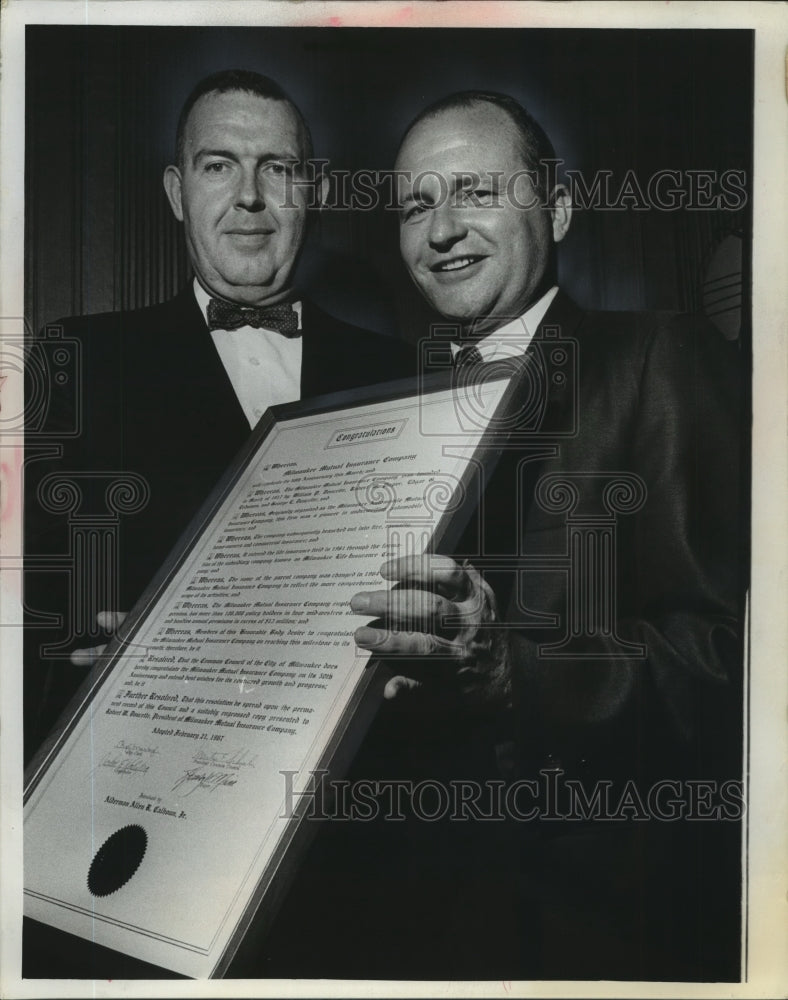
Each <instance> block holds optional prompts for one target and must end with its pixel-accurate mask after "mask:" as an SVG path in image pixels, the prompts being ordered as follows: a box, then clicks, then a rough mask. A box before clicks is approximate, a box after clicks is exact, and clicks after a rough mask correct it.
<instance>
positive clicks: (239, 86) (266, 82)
mask: <svg viewBox="0 0 788 1000" xmlns="http://www.w3.org/2000/svg"><path fill="white" fill-rule="evenodd" d="M234 90H238V91H241V92H243V93H246V94H257V96H258V97H265V98H267V99H268V100H270V101H284V102H285V103H287V104H289V105H290V107H291V108H292V109H293V111H294V112H295V116H296V118H297V119H298V123H299V126H300V128H301V136H302V153H303V159H304V161H306V160H311V159H312V133H311V132H310V131H309V126H308V125H307V123H306V119H305V118H304V116H303V115H302V114H301V109H300V108H299V107H298V105H297V104H296V103H295V101H294V100H293V99H292V97H290V95H289V94H288V93H287V92H286V91H285V90H284V89H283V88H282V87H280V86H279V84H278V83H277V82H276V80H272V79H271V78H270V77H268V76H263V75H262V73H255V72H254V71H253V70H250V69H223V70H220V71H219V72H218V73H211V74H210V76H205V77H203V78H202V80H199V81H198V82H197V83H196V84H195V85H194V87H192V89H191V91H190V93H189V96H188V97H187V98H186V100H185V101H184V102H183V107H182V108H181V113H180V115H179V116H178V125H177V128H176V129H175V158H176V162H177V164H178V166H179V167H182V166H183V154H184V146H185V135H186V123H187V122H188V120H189V115H190V114H191V111H192V108H193V107H194V105H195V104H196V103H197V101H199V99H200V98H201V97H204V96H205V95H206V94H226V93H228V92H232V91H234Z"/></svg>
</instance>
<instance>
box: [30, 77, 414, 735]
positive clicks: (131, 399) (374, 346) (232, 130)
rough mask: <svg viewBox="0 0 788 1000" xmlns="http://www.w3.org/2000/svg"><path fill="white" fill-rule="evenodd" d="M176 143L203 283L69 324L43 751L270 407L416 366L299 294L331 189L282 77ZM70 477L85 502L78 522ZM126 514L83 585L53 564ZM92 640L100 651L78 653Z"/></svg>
mask: <svg viewBox="0 0 788 1000" xmlns="http://www.w3.org/2000/svg"><path fill="white" fill-rule="evenodd" d="M176 147H177V157H176V160H177V162H176V163H175V164H173V165H170V166H168V167H167V168H166V170H165V173H164V186H165V190H166V193H167V197H168V199H169V202H170V204H171V206H172V210H173V212H174V214H175V216H176V217H177V218H178V219H179V220H180V221H182V222H183V224H184V233H185V239H186V245H187V249H188V252H189V258H190V261H191V265H192V268H193V270H194V275H195V276H194V281H193V282H192V283H191V284H190V286H189V287H187V288H185V289H184V290H183V291H182V292H181V293H180V294H179V295H177V296H176V297H175V298H174V299H172V300H170V301H167V302H164V303H162V304H160V305H155V306H152V307H150V308H147V309H140V310H136V311H133V312H123V313H113V314H104V315H98V316H90V317H78V318H73V319H67V320H64V321H61V323H59V324H56V325H57V326H59V327H61V328H62V331H63V335H64V336H65V338H67V339H69V338H74V339H76V340H77V341H78V342H79V344H80V347H81V354H82V365H83V368H82V387H83V391H82V392H81V394H80V396H79V398H78V399H77V400H76V405H77V407H78V408H79V414H78V424H79V426H80V428H81V431H80V434H79V436H77V437H76V438H74V439H69V438H68V437H66V436H64V437H63V438H62V440H63V442H64V445H65V450H64V455H63V457H62V458H61V459H59V460H58V461H57V462H56V463H54V464H52V463H45V462H36V463H35V464H34V465H33V466H31V468H30V471H29V474H28V478H27V484H26V489H27V503H26V515H27V516H26V523H27V532H26V534H27V538H26V552H27V555H28V557H33V558H30V559H29V564H28V570H29V571H28V573H27V578H26V605H27V607H28V609H30V611H32V612H39V613H40V612H49V613H50V614H60V615H61V616H62V618H63V622H62V624H63V628H62V629H60V630H58V629H57V628H52V627H42V628H35V627H33V625H32V622H33V621H34V619H32V618H31V627H29V628H28V629H27V630H26V637H25V638H26V643H25V646H26V674H25V678H26V707H27V712H26V732H25V737H26V749H27V752H28V754H29V753H30V752H31V751H33V750H35V749H36V747H37V746H38V744H39V742H40V740H41V739H42V737H43V736H44V735H45V734H46V732H47V731H48V729H49V728H50V726H51V725H52V724H53V723H54V721H55V718H56V716H57V714H58V712H59V711H60V709H62V708H63V706H64V703H65V700H66V698H67V697H68V695H69V693H70V692H71V691H73V689H74V688H75V686H76V684H77V683H78V681H79V679H81V677H82V675H83V674H84V667H85V665H87V664H88V663H89V662H91V660H92V659H93V658H94V656H95V648H96V643H97V642H98V641H99V640H100V638H101V632H100V631H99V629H98V628H97V624H96V615H97V614H98V613H103V612H114V609H118V608H122V609H128V608H129V607H130V606H131V605H132V604H133V603H134V601H135V600H136V599H137V598H138V597H139V596H140V594H141V592H142V590H143V589H144V587H145V585H146V584H147V583H148V582H149V581H150V579H151V577H152V576H153V574H154V573H155V572H156V570H157V569H158V568H159V566H160V565H161V563H162V561H163V560H164V558H165V557H166V555H167V553H168V552H169V550H170V549H171V548H172V546H173V545H174V544H175V542H176V541H177V539H178V537H179V535H180V533H181V532H182V531H183V530H184V529H185V527H186V526H187V525H188V523H189V521H190V519H191V518H192V516H193V515H194V514H195V513H196V511H197V510H198V509H199V506H200V504H201V503H202V502H203V501H204V500H205V499H206V498H207V496H208V494H209V493H210V491H211V489H212V488H213V486H214V485H215V484H216V482H217V481H218V479H219V477H220V475H221V473H222V472H223V471H224V469H225V468H226V466H227V465H228V464H229V462H230V460H231V459H232V458H233V456H234V455H235V453H236V452H237V451H238V450H239V449H240V448H241V446H242V445H243V443H244V441H245V439H246V438H247V436H248V435H249V432H250V429H251V428H252V427H254V425H255V424H256V423H257V421H258V420H259V418H260V416H261V415H262V413H263V412H264V411H265V409H267V408H268V407H269V406H272V405H274V404H277V403H286V402H292V401H295V400H298V399H302V398H305V397H310V396H314V395H318V394H323V393H329V392H335V391H339V390H346V389H351V388H355V387H359V386H364V385H368V384H370V383H373V382H376V381H382V380H387V379H394V378H397V377H401V376H404V375H407V374H411V373H412V371H413V368H414V365H413V364H412V362H411V358H410V351H409V350H408V349H407V348H406V347H405V345H404V344H402V343H400V342H398V341H395V340H393V339H391V338H385V337H381V336H379V335H377V334H374V333H371V332H369V331H366V330H361V329H358V328H356V327H352V326H349V325H348V324H345V323H342V322H340V321H338V320H336V319H334V318H333V317H330V316H328V315H326V314H325V313H323V312H322V311H321V310H320V309H319V308H317V306H315V305H314V304H313V303H311V302H309V301H308V300H306V299H302V298H300V297H299V296H298V294H297V292H296V291H295V290H294V288H293V285H292V280H293V271H294V267H295V264H296V261H297V259H298V256H299V253H300V251H301V248H302V246H303V243H304V237H305V235H306V229H307V222H308V210H309V208H310V206H313V205H315V204H319V203H320V202H321V201H322V198H323V195H324V188H325V185H326V183H327V182H326V180H325V179H324V178H321V177H320V176H318V177H317V178H314V177H312V176H310V169H311V167H312V163H311V158H312V140H311V137H310V133H309V128H308V126H307V123H306V122H305V120H304V118H303V116H302V115H301V112H300V111H299V110H298V108H297V107H296V106H295V105H294V104H293V102H292V101H291V100H290V98H289V97H288V96H287V94H286V93H285V92H284V91H283V90H282V89H281V87H279V85H278V84H276V83H275V82H274V81H272V80H270V79H268V78H266V77H262V76H260V75H259V74H256V73H252V72H247V71H240V70H232V71H226V72H221V73H217V74H214V75H212V76H209V77H207V78H205V79H203V80H201V81H200V82H199V83H198V84H197V85H196V86H195V87H194V89H193V90H192V92H191V93H190V95H189V97H188V98H187V100H186V102H185V104H184V107H183V110H182V112H181V115H180V119H179V122H178V129H177V137H176ZM52 391H53V398H52V401H51V405H50V407H49V411H48V426H47V428H46V431H47V433H48V436H49V437H50V438H51V437H55V438H56V439H57V435H58V432H59V431H61V430H62V431H65V430H66V429H68V428H70V427H73V426H74V425H75V420H76V418H77V415H76V414H75V413H74V412H73V410H74V405H75V401H74V400H73V398H72V397H71V396H69V394H68V393H67V392H65V391H62V390H60V389H59V387H58V386H57V384H54V383H53V385H52ZM40 433H41V430H40V429H39V434H40ZM61 476H62V478H64V479H67V480H69V485H68V486H67V487H65V489H66V490H67V491H68V490H74V489H76V490H78V491H79V493H80V495H81V500H80V501H79V503H78V504H77V505H75V506H74V509H73V510H71V511H70V513H71V514H72V518H71V519H70V521H71V523H69V519H67V518H66V516H65V508H63V507H62V505H60V504H59V502H58V491H60V490H61V484H60V478H61ZM53 477H54V478H53ZM39 485H41V490H39ZM108 490H109V491H110V493H107V491H108ZM69 495H70V494H69ZM110 495H111V496H112V497H113V498H114V499H113V500H112V502H111V503H109V507H108V506H107V498H108V497H110ZM60 496H61V498H62V497H63V496H65V494H64V493H62V492H61V493H60ZM116 501H117V502H116ZM66 507H68V504H66ZM118 516H119V517H120V518H121V521H120V523H119V525H118V529H117V532H116V533H115V535H114V539H115V540H110V541H109V542H108V543H107V545H108V546H109V548H107V547H106V546H105V547H102V546H104V541H102V540H101V538H97V535H96V534H95V532H94V533H93V535H91V536H90V537H91V538H93V540H94V541H95V543H96V545H97V546H98V547H97V548H96V549H94V550H92V551H89V552H88V551H86V552H85V553H84V562H83V563H82V564H80V563H79V562H77V561H75V562H74V563H73V565H72V567H71V569H70V572H71V574H72V576H73V579H72V580H71V581H69V577H68V574H66V573H63V572H55V573H54V574H52V573H49V572H42V571H41V567H42V566H43V567H44V568H46V564H47V558H48V557H51V556H52V555H53V554H55V555H56V557H57V555H59V554H61V553H65V552H68V551H69V547H70V546H71V551H72V554H74V548H73V545H72V540H70V536H69V532H70V531H71V530H72V528H73V526H74V523H76V522H77V521H79V520H80V519H81V523H82V525H83V527H84V526H85V525H87V524H90V526H91V527H92V528H95V529H96V531H98V532H99V534H100V532H101V529H102V525H101V521H102V517H103V519H104V527H106V526H107V525H108V524H109V525H110V527H111V524H112V521H113V518H117V517H118ZM94 522H95V523H94ZM83 537H84V535H81V536H80V538H83ZM103 537H104V540H105V541H106V535H104V536H103ZM89 544H92V543H89ZM115 545H117V549H116V550H112V547H113V546H115ZM36 556H39V557H40V560H41V562H40V563H39V564H38V565H36V564H35V557H36ZM69 584H70V586H69ZM115 620H116V616H115V615H114V613H113V614H109V615H104V616H103V618H102V619H99V624H100V625H105V626H106V625H108V624H112V623H114V621H115ZM86 640H87V641H86ZM75 644H80V645H83V646H86V647H89V648H88V649H86V650H85V651H82V652H80V651H78V652H76V653H73V652H72V651H73V650H74V646H75ZM42 647H57V648H54V649H52V648H50V649H49V651H48V652H47V653H46V654H45V655H43V656H42V655H41V650H42ZM69 654H72V658H73V661H74V662H73V663H72V664H70V665H69V664H68V663H66V662H63V657H67V656H69Z"/></svg>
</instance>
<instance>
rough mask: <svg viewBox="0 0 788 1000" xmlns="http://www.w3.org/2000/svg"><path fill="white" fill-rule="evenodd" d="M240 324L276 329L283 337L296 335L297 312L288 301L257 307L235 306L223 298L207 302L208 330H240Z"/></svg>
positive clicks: (256, 327)
mask: <svg viewBox="0 0 788 1000" xmlns="http://www.w3.org/2000/svg"><path fill="white" fill-rule="evenodd" d="M242 326H253V327H255V329H258V330H259V329H260V328H261V327H262V328H263V329H265V330H276V331H277V332H278V333H281V334H282V335H283V336H285V337H297V336H298V333H299V330H298V313H297V312H296V311H295V309H294V308H293V306H292V305H291V303H289V302H282V303H280V304H279V305H276V306H268V307H264V308H259V309H258V308H256V307H255V306H248V307H245V306H237V305H235V303H233V302H225V301H224V300H223V299H211V301H210V302H209V303H208V329H209V330H240V328H241V327H242Z"/></svg>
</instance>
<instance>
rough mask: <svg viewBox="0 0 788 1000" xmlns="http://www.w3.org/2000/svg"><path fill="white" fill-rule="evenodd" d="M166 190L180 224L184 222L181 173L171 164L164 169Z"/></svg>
mask: <svg viewBox="0 0 788 1000" xmlns="http://www.w3.org/2000/svg"><path fill="white" fill-rule="evenodd" d="M162 179H163V181H164V190H165V191H166V193H167V200H168V201H169V203H170V208H171V209H172V213H173V215H174V216H175V218H176V219H177V220H178V222H183V205H182V204H181V172H180V170H178V168H177V167H174V166H173V165H172V164H170V165H169V166H168V167H165V168H164V177H163V178H162Z"/></svg>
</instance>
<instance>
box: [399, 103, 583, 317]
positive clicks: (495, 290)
mask: <svg viewBox="0 0 788 1000" xmlns="http://www.w3.org/2000/svg"><path fill="white" fill-rule="evenodd" d="M396 167H397V170H398V171H403V172H405V176H404V177H401V179H400V181H399V184H400V187H399V203H400V249H401V251H402V257H403V260H404V261H405V264H406V266H407V268H408V270H409V271H410V274H411V277H412V278H413V280H414V281H415V282H416V284H417V285H418V287H419V288H420V289H421V291H422V293H423V294H424V296H425V297H426V298H427V300H428V302H429V303H430V305H432V306H433V308H435V309H436V310H437V311H438V312H439V313H441V314H442V315H443V316H445V317H447V318H448V319H453V320H455V321H457V322H458V323H460V324H461V325H463V326H469V325H470V324H471V323H473V324H474V326H475V328H476V329H477V330H483V331H485V332H488V331H490V330H494V329H496V328H497V327H499V326H501V325H503V324H504V323H506V322H507V321H508V320H510V319H513V318H514V317H516V316H520V315H522V313H523V312H524V311H525V310H526V308H528V306H529V305H531V304H532V302H534V301H535V300H536V298H538V297H539V295H540V294H541V293H542V292H543V291H546V282H547V281H548V279H549V280H552V275H551V274H550V269H551V262H552V248H553V243H555V242H558V241H559V240H560V239H563V236H564V235H565V233H566V230H567V229H568V227H569V205H568V201H567V200H566V198H565V196H564V193H563V192H559V194H558V201H557V203H556V207H554V208H552V209H548V208H543V207H542V204H541V202H542V200H541V199H540V198H539V196H538V195H537V193H536V190H535V188H534V186H533V184H532V182H531V179H530V177H528V176H527V171H528V164H526V162H525V160H524V157H523V153H522V148H521V141H520V136H519V134H518V132H517V128H516V127H515V125H514V123H513V122H512V120H511V118H510V117H509V115H508V114H507V113H506V112H505V111H503V110H502V109H501V108H499V107H496V106H495V105H491V104H488V103H485V104H474V105H471V106H470V107H467V108H450V109H447V110H444V111H440V112H438V113H437V114H436V115H434V116H431V117H429V118H426V119H423V120H422V121H420V122H418V124H416V125H415V126H414V128H413V129H412V130H411V131H410V133H409V134H408V135H407V136H406V138H405V141H404V143H403V145H402V148H401V149H400V153H399V156H398V157H397V164H396Z"/></svg>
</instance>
